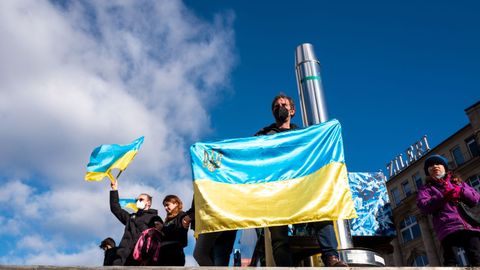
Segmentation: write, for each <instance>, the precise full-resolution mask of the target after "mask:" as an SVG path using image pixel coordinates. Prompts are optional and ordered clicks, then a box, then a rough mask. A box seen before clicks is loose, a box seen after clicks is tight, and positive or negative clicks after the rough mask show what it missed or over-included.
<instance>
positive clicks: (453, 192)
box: [443, 185, 462, 201]
mask: <svg viewBox="0 0 480 270" xmlns="http://www.w3.org/2000/svg"><path fill="white" fill-rule="evenodd" d="M461 190H462V189H461V188H460V186H457V185H454V186H452V187H449V188H446V189H445V192H444V193H443V195H444V196H445V198H446V199H447V200H449V201H458V199H460V192H461Z"/></svg>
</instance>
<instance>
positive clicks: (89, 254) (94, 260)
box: [25, 245, 103, 266]
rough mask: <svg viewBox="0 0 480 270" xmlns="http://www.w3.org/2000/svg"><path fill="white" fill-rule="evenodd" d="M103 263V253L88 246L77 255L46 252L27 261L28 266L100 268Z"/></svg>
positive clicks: (30, 257) (95, 247) (31, 256)
mask: <svg viewBox="0 0 480 270" xmlns="http://www.w3.org/2000/svg"><path fill="white" fill-rule="evenodd" d="M102 263H103V251H102V250H101V249H99V248H98V246H95V245H87V246H84V247H82V248H81V249H80V251H79V252H76V253H66V252H61V251H56V250H50V251H48V250H44V251H42V252H40V253H36V254H34V255H30V256H28V257H27V258H26V259H25V264H27V265H70V266H98V265H102Z"/></svg>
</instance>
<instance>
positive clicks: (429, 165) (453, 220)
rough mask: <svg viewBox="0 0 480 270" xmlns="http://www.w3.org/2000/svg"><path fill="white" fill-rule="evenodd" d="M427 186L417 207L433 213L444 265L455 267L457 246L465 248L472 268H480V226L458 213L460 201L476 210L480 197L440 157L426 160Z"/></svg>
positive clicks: (433, 156)
mask: <svg viewBox="0 0 480 270" xmlns="http://www.w3.org/2000/svg"><path fill="white" fill-rule="evenodd" d="M424 170H425V174H426V175H427V178H426V184H425V185H424V186H423V187H421V188H420V189H419V190H418V194H417V206H418V208H419V209H420V211H421V212H422V213H424V214H431V215H432V221H433V227H434V229H435V232H436V234H437V237H438V238H439V240H440V242H441V245H442V248H443V259H444V265H445V266H456V265H457V260H456V255H455V252H454V248H455V247H457V248H458V247H462V248H463V249H464V250H465V254H466V256H467V259H468V261H469V265H470V266H480V227H479V226H478V225H474V224H470V223H468V222H467V221H466V220H465V218H463V217H462V216H461V214H460V212H459V206H458V203H459V202H463V203H465V204H466V205H468V206H470V207H473V206H476V205H478V203H479V201H480V194H479V193H478V192H477V191H476V190H475V189H474V188H472V187H470V186H469V185H467V184H466V183H464V182H462V180H461V178H460V177H458V176H456V175H454V174H453V173H452V172H451V171H447V170H448V161H447V159H445V158H444V157H442V156H440V155H432V156H430V157H428V158H427V159H426V160H425V163H424Z"/></svg>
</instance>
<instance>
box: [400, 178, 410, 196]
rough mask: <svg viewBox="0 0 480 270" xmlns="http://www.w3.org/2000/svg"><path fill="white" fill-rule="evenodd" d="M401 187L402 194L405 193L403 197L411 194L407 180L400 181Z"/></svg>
mask: <svg viewBox="0 0 480 270" xmlns="http://www.w3.org/2000/svg"><path fill="white" fill-rule="evenodd" d="M402 189H403V194H405V197H408V196H410V195H411V194H412V189H411V188H410V184H409V183H408V180H406V181H403V182H402Z"/></svg>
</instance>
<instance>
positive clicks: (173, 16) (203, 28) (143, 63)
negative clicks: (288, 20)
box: [0, 0, 235, 265]
mask: <svg viewBox="0 0 480 270" xmlns="http://www.w3.org/2000/svg"><path fill="white" fill-rule="evenodd" d="M56 3H57V4H53V3H52V2H46V1H45V2H43V1H30V0H20V1H0V39H1V40H2V42H1V43H0V59H2V61H1V62H0V123H1V125H0V141H2V142H8V143H4V144H2V151H1V152H0V171H1V173H0V179H2V183H1V184H0V205H1V206H0V209H1V210H2V211H1V214H0V221H1V223H2V224H6V225H8V226H1V227H0V241H1V242H2V243H5V245H3V247H0V253H2V252H3V253H4V254H7V252H6V250H7V249H9V252H8V256H9V257H8V259H6V257H2V258H0V263H6V262H15V263H27V264H54V265H66V264H71V265H85V264H87V265H90V264H91V263H92V261H93V262H95V263H94V264H97V261H95V260H92V258H94V257H95V256H98V254H97V253H98V247H97V246H93V245H92V243H97V242H99V241H101V240H102V239H103V238H105V237H107V236H113V237H114V238H115V239H116V240H118V241H119V240H120V237H121V235H122V231H123V228H122V225H121V224H120V223H119V222H118V221H117V220H116V219H115V217H114V216H113V215H112V214H111V213H110V211H109V206H108V194H109V191H108V190H109V184H108V182H107V181H103V182H100V183H88V182H85V181H83V175H84V173H85V166H86V164H87V162H88V157H89V155H90V152H91V151H92V150H93V148H94V147H96V146H98V145H100V144H108V143H120V144H126V143H129V142H131V141H133V140H134V139H136V138H137V137H139V136H141V135H144V136H145V143H144V145H143V146H142V149H141V151H140V153H139V154H138V155H137V157H136V159H135V161H134V162H133V163H132V164H131V165H130V167H129V168H128V169H127V170H126V171H125V172H124V173H123V174H122V176H121V177H120V180H119V181H120V187H119V191H120V196H121V197H134V196H136V195H138V194H139V193H141V192H148V193H150V194H152V195H153V196H154V207H156V208H158V209H159V210H160V212H161V214H162V216H164V211H163V210H162V209H161V208H162V207H161V200H162V199H163V196H165V195H167V194H177V195H179V196H180V197H181V198H182V199H183V200H184V203H185V207H186V208H187V209H188V207H189V206H190V200H191V197H192V190H191V180H190V169H189V157H188V144H189V143H191V142H192V141H193V140H195V139H197V138H198V137H199V136H201V135H202V134H205V133H208V132H210V122H209V121H210V119H209V115H208V110H209V106H211V105H212V104H215V102H218V99H219V98H221V96H222V95H221V93H222V91H228V90H226V89H228V76H229V74H230V72H231V69H232V66H233V59H235V57H234V55H233V52H232V50H233V32H232V30H231V24H232V20H233V16H232V15H231V14H220V15H219V16H217V17H216V18H215V21H214V22H206V21H202V20H200V19H198V18H197V17H195V15H194V14H192V13H191V12H190V11H189V10H187V9H186V8H185V7H184V6H183V4H182V3H181V2H179V1H154V2H150V1H127V2H123V1H122V2H104V1H92V2H91V3H89V2H56ZM21 234H23V235H25V234H27V235H29V237H22V238H21V240H20V241H18V240H17V241H18V243H16V242H15V243H14V242H13V241H14V240H12V237H11V236H12V235H21ZM69 243H75V244H76V246H74V247H72V246H71V244H69ZM52 245H55V246H57V247H58V249H57V250H52V252H51V253H48V252H46V251H41V250H42V248H44V249H45V250H48V249H51V247H52ZM66 246H68V248H67V247H66ZM12 247H14V249H13V250H11V249H12ZM99 262H101V260H99Z"/></svg>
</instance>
